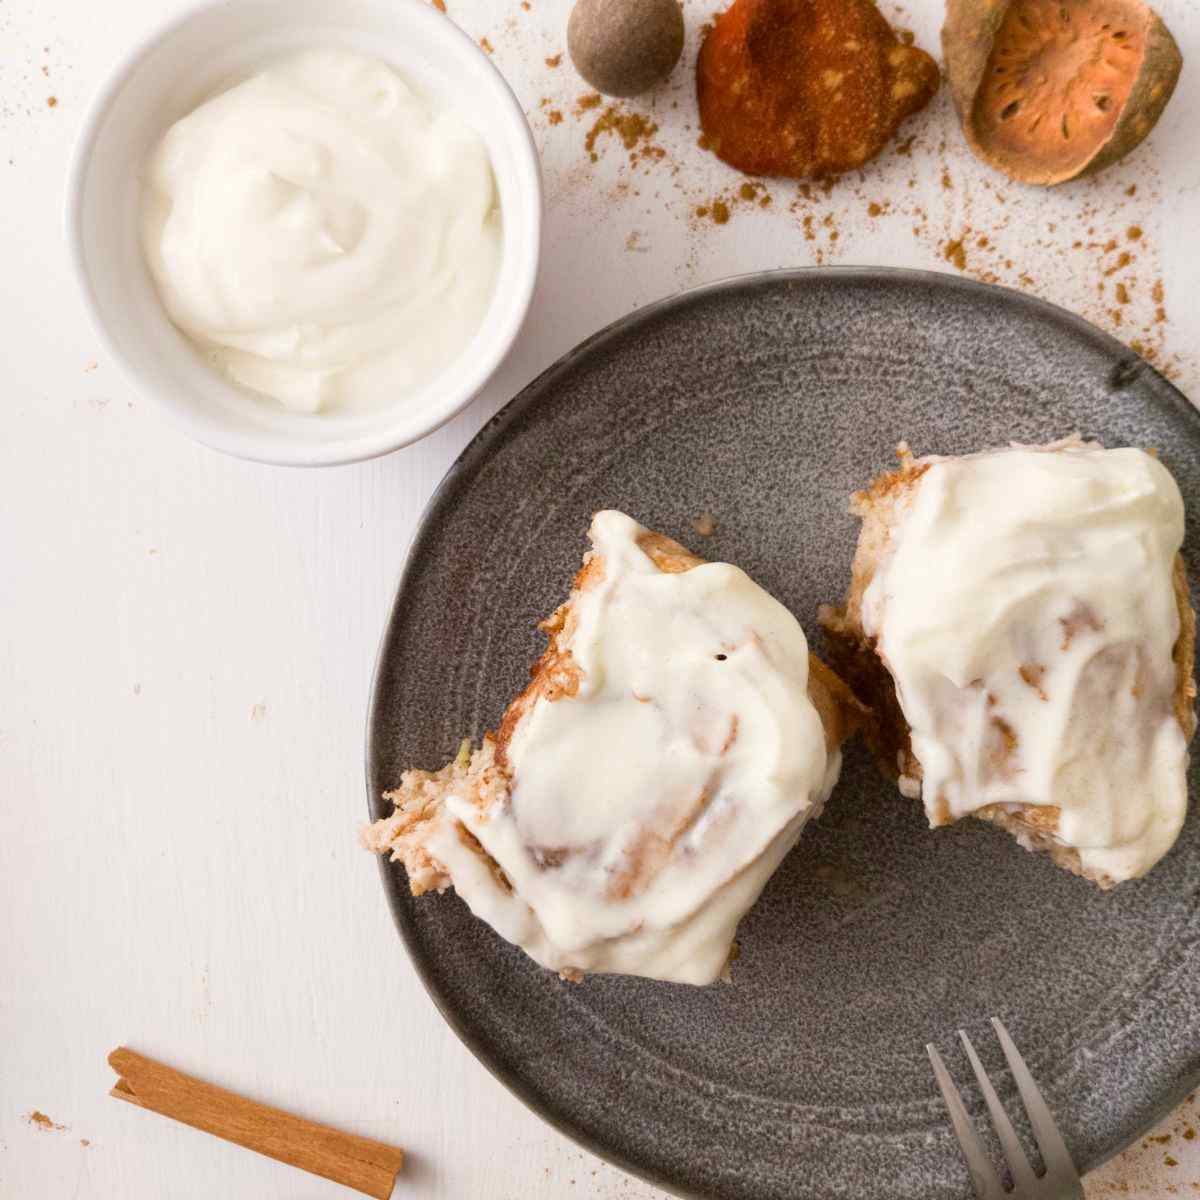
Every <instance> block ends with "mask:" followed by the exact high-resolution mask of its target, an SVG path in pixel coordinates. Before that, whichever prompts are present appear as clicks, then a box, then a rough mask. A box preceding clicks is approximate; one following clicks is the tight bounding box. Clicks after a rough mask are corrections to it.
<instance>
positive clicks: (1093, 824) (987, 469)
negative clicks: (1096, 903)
mask: <svg viewBox="0 0 1200 1200" xmlns="http://www.w3.org/2000/svg"><path fill="white" fill-rule="evenodd" d="M921 465H924V466H925V470H924V473H923V474H922V476H921V477H920V479H919V480H918V481H917V484H916V487H915V489H914V492H913V493H912V495H911V496H910V498H909V499H908V500H907V501H906V502H905V503H907V505H908V508H907V511H905V512H904V513H903V515H902V516H901V517H900V519H899V521H898V523H897V524H896V526H895V527H894V529H893V531H892V535H891V541H890V543H889V545H888V546H887V547H886V549H885V551H884V553H883V555H882V558H881V562H880V565H879V567H878V568H877V570H876V573H875V575H874V578H873V580H872V582H871V583H870V585H869V587H868V588H867V591H866V593H865V595H864V598H863V627H864V630H865V632H866V633H867V634H868V635H869V636H870V637H872V638H874V639H876V648H877V650H878V653H879V655H880V657H881V658H882V659H883V661H884V663H885V665H886V666H887V667H888V669H889V671H890V672H891V675H892V677H893V680H894V681H895V684H896V692H897V697H898V699H899V702H900V705H901V708H902V710H903V712H904V716H905V719H906V721H907V722H908V724H909V726H910V727H911V739H912V750H913V753H914V755H915V756H916V758H917V759H918V760H919V761H920V764H921V767H922V769H923V779H922V780H921V781H920V782H918V781H916V780H914V779H907V780H904V779H902V780H901V785H902V787H907V790H910V791H916V790H918V789H919V791H920V794H921V795H922V797H923V800H924V804H925V808H926V811H927V813H928V815H929V818H930V822H931V824H934V825H939V824H945V823H947V822H949V821H953V820H957V819H958V818H959V817H962V816H965V815H967V814H969V813H972V812H976V811H978V810H979V809H981V808H984V807H985V806H988V805H1001V806H1019V805H1033V806H1042V807H1044V808H1046V809H1054V810H1057V813H1056V814H1055V813H1050V812H1048V813H1047V814H1046V815H1047V817H1048V818H1049V820H1048V823H1047V828H1048V829H1049V830H1050V831H1051V832H1052V833H1053V837H1054V838H1055V840H1056V841H1057V842H1059V843H1061V844H1062V845H1063V846H1066V847H1071V848H1073V849H1075V850H1076V851H1078V855H1079V860H1080V865H1081V867H1082V869H1083V870H1084V872H1085V873H1088V874H1094V875H1097V876H1100V877H1103V878H1106V879H1107V880H1109V881H1112V882H1120V881H1122V880H1125V879H1131V878H1135V877H1136V876H1139V875H1141V874H1144V873H1145V872H1146V871H1147V870H1149V869H1150V867H1152V866H1153V865H1154V864H1155V863H1156V862H1157V861H1158V860H1159V859H1160V858H1161V857H1162V856H1163V855H1164V854H1165V853H1166V852H1167V851H1168V850H1169V849H1170V848H1171V845H1172V844H1173V843H1174V841H1175V838H1176V836H1177V835H1178V833H1179V830H1180V827H1181V825H1182V823H1183V819H1184V815H1185V812H1186V808H1187V778H1186V773H1187V763H1188V756H1187V741H1186V738H1185V736H1184V733H1183V731H1182V730H1181V728H1180V725H1179V722H1178V720H1177V718H1176V716H1175V707H1174V703H1175V692H1176V688H1177V675H1176V668H1175V664H1174V662H1173V660H1172V652H1173V649H1174V646H1175V642H1176V639H1177V638H1178V636H1179V631H1180V618H1179V611H1178V607H1177V601H1176V598H1175V593H1174V589H1173V582H1172V577H1173V571H1174V564H1175V557H1176V554H1177V553H1178V551H1179V548H1180V546H1181V544H1182V541H1183V529H1184V523H1183V522H1184V517H1183V501H1182V498H1181V496H1180V493H1179V489H1178V487H1177V486H1176V484H1175V481H1174V479H1172V477H1171V475H1170V473H1169V472H1168V471H1167V470H1166V468H1165V467H1163V465H1162V464H1161V463H1160V462H1159V461H1158V460H1157V459H1156V458H1154V457H1153V456H1152V455H1150V454H1147V453H1145V452H1144V451H1142V450H1137V449H1115V450H1106V449H1103V448H1102V447H1099V446H1096V445H1094V444H1084V443H1081V442H1078V441H1074V442H1068V443H1060V444H1056V445H1054V446H1048V447H1039V448H1030V447H1021V446H1014V447H1012V448H1010V449H1007V450H999V451H994V452H986V453H982V454H975V455H968V456H966V457H963V458H944V459H939V458H931V459H928V460H922V464H921ZM1055 818H1056V819H1055Z"/></svg>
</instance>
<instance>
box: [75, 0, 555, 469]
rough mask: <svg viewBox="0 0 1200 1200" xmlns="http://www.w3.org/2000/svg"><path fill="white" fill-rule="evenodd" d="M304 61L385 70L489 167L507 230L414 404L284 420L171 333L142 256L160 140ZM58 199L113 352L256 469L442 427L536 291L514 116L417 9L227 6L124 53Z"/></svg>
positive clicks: (472, 54) (533, 227)
mask: <svg viewBox="0 0 1200 1200" xmlns="http://www.w3.org/2000/svg"><path fill="white" fill-rule="evenodd" d="M312 46H340V47H344V48H347V49H351V50H357V51H359V52H360V53H363V54H369V55H373V56H374V57H376V58H380V59H382V60H384V61H385V62H388V63H390V64H391V65H393V66H394V67H395V68H396V69H397V70H398V71H399V72H400V73H401V74H402V75H403V76H404V77H405V78H407V79H410V80H412V81H413V82H415V83H416V84H417V85H418V86H419V87H421V88H423V89H424V90H425V92H426V93H427V94H428V95H430V96H431V97H432V98H433V99H434V101H435V102H438V103H443V104H445V105H447V106H449V107H452V108H454V109H455V110H456V111H458V112H459V113H460V114H461V115H462V116H463V117H464V118H465V119H466V120H468V121H469V122H470V123H471V124H472V125H473V126H474V127H475V128H476V129H477V130H478V131H479V133H480V135H481V136H482V137H483V139H484V141H485V142H486V144H487V147H488V150H489V151H490V153H491V159H492V170H493V172H494V173H495V176H496V184H497V188H498V190H499V195H500V206H501V215H502V220H503V228H504V235H503V253H502V256H501V264H500V270H499V275H498V277H497V281H496V289H495V293H494V295H493V297H492V302H491V304H490V306H489V308H488V311H487V314H486V316H485V317H484V320H483V324H482V325H481V327H480V328H479V330H478V332H477V333H476V335H475V337H474V339H473V340H472V341H471V342H470V343H469V344H468V345H467V346H466V347H465V348H464V350H463V353H462V354H461V355H460V356H459V357H458V359H457V360H456V361H455V362H454V363H453V364H451V366H449V367H448V368H447V369H446V370H445V371H444V372H443V373H442V374H441V375H439V376H437V378H435V379H434V380H432V381H431V382H430V383H429V384H428V385H427V386H425V387H423V388H422V389H421V390H420V391H419V392H417V393H416V394H413V395H408V396H406V397H402V398H398V399H397V401H396V402H395V403H394V404H391V405H385V406H384V407H382V408H380V409H378V410H376V411H373V412H370V413H367V414H355V415H353V416H336V415H323V414H316V415H305V414H297V413H289V412H284V411H282V410H281V409H280V408H279V407H278V406H277V405H275V404H274V402H272V401H269V400H265V399H260V398H254V397H253V396H252V395H251V394H250V393H248V392H244V391H242V390H241V389H239V388H238V387H237V386H236V385H235V384H233V383H231V382H229V381H228V380H226V379H225V378H223V377H222V376H221V375H220V374H218V373H217V372H216V371H215V370H214V369H213V368H212V367H211V366H210V365H209V364H207V363H206V362H204V361H203V359H202V358H201V357H200V355H199V354H198V353H197V352H196V350H195V349H194V348H193V346H192V344H191V343H190V342H189V341H188V340H187V339H186V338H185V337H184V336H183V334H181V333H180V332H179V331H178V330H177V329H176V328H175V327H174V326H173V325H172V324H171V323H170V322H169V321H168V319H167V317H166V314H165V312H164V311H163V308H162V305H161V303H160V302H159V299H158V296H157V293H156V292H155V289H154V284H153V282H152V280H151V277H150V274H149V271H148V270H147V268H146V264H145V262H144V260H143V257H142V249H141V244H140V215H139V211H140V206H141V180H142V173H143V170H144V166H145V163H146V161H147V159H148V158H149V155H150V152H151V150H152V149H153V147H154V146H155V144H156V143H157V141H158V139H159V138H160V137H161V136H162V134H163V132H164V131H165V130H166V129H167V128H168V126H170V125H171V124H173V123H174V122H175V121H177V120H178V119H179V118H180V117H182V116H185V115H186V114H187V113H188V112H190V111H191V110H192V109H193V108H195V107H196V106H197V105H198V104H199V103H201V102H202V101H203V100H205V99H206V98H207V97H209V96H211V95H213V94H214V93H215V92H218V91H221V90H222V89H223V87H224V86H228V84H230V83H231V82H234V81H236V80H237V79H239V78H244V77H246V76H248V75H250V74H253V73H254V71H255V70H257V69H258V68H259V67H260V66H261V65H263V64H264V63H266V62H269V61H270V60H272V59H275V58H279V57H281V56H283V55H285V54H289V53H292V52H295V51H298V50H302V49H305V48H308V47H312ZM69 186H70V191H69V197H68V202H67V238H68V242H69V244H70V247H71V252H72V256H73V258H74V261H75V266H76V270H77V271H78V275H79V281H80V284H81V285H82V288H83V292H84V295H85V297H86V299H87V302H88V305H89V307H90V309H91V313H92V318H93V321H94V322H95V325H96V328H97V330H98V332H99V333H100V336H101V337H102V339H103V340H104V342H105V344H106V346H107V349H108V350H109V352H110V353H111V354H112V356H113V357H114V358H115V359H116V360H117V361H118V362H119V363H120V364H122V366H123V367H124V368H125V370H126V371H127V372H128V374H129V375H130V377H131V380H132V382H133V383H134V385H135V386H136V387H137V388H138V390H139V391H141V392H142V393H144V394H146V395H148V396H152V397H153V398H154V399H155V400H157V401H158V402H159V403H160V404H162V405H163V406H164V407H165V408H166V410H167V412H168V413H169V414H170V415H171V416H172V417H173V418H174V419H175V421H176V422H177V423H178V424H180V425H182V426H183V428H184V429H185V430H186V431H187V432H188V433H190V434H191V435H192V436H193V437H195V438H197V439H198V440H199V441H202V442H205V443H207V444H208V445H210V446H213V447H215V448H216V449H218V450H224V451H226V452H227V453H229V454H235V455H238V456H239V457H241V458H249V459H256V460H258V461H261V462H270V463H284V464H290V465H305V466H317V465H323V464H329V463H343V462H353V461H356V460H358V459H363V458H370V457H372V456H373V455H377V454H385V453H387V452H388V451H389V450H395V449H396V448H398V447H399V446H404V445H407V444H408V443H409V442H412V441H415V440H416V439H417V438H420V437H423V436H424V435H425V434H427V433H429V432H430V431H431V430H433V429H436V428H437V427H438V426H439V425H441V424H443V423H444V422H446V421H448V420H449V419H450V418H451V417H452V416H454V414H455V413H457V412H459V411H460V410H461V409H463V408H464V407H465V406H466V405H467V404H468V403H469V402H470V401H471V399H472V398H473V397H474V396H475V395H476V394H477V393H478V392H479V390H480V388H482V387H483V385H484V383H485V382H486V381H487V380H488V378H489V377H490V376H491V375H492V373H493V372H494V371H495V370H496V368H497V366H499V364H500V362H501V360H502V359H503V358H504V356H505V354H506V353H507V352H508V349H509V347H510V346H511V345H512V343H513V341H514V340H515V338H516V336H517V332H518V331H519V329H520V327H521V323H522V321H523V320H524V318H525V313H526V311H527V310H528V308H529V301H530V298H531V297H532V295H533V287H534V283H535V281H536V277H537V266H538V252H539V244H540V238H541V218H542V194H541V174H540V169H539V164H538V157H537V150H536V149H535V147H534V144H533V138H532V136H531V134H530V131H529V125H528V123H527V122H526V120H525V115H524V113H523V112H522V111H521V106H520V105H519V104H518V103H517V99H516V97H515V96H514V95H513V93H512V91H511V90H510V89H509V87H508V84H507V83H505V82H504V79H503V77H502V76H501V75H500V73H499V72H498V71H497V70H496V68H495V67H494V66H492V64H491V62H490V61H489V59H488V57H487V55H485V54H484V53H483V51H482V50H480V48H479V47H478V46H476V45H475V43H474V42H473V41H472V40H471V39H470V38H469V37H467V36H466V35H465V34H464V33H462V32H461V31H460V30H459V29H458V28H457V27H456V26H455V25H454V24H453V23H452V22H451V21H449V20H448V19H447V18H446V17H445V16H443V15H442V14H441V13H439V12H438V11H437V10H436V9H435V8H434V7H433V6H432V5H430V4H428V3H427V2H426V0H338V2H337V3H336V4H334V3H330V0H237V2H236V3H228V2H227V0H226V2H217V3H207V4H204V5H202V6H201V7H198V8H195V9H192V10H191V11H190V12H188V13H186V14H185V15H184V16H182V17H180V18H178V19H176V20H174V21H172V22H171V23H170V24H169V25H168V26H166V27H165V28H164V29H161V30H159V31H158V32H157V33H155V34H153V35H152V36H151V37H150V38H148V39H147V40H146V41H145V42H144V43H143V44H142V45H140V46H138V47H136V48H135V49H133V50H132V51H131V52H130V53H129V55H128V56H127V57H126V58H125V60H124V61H123V62H122V63H121V64H120V65H119V66H118V68H117V70H116V72H115V74H114V76H113V78H112V79H111V81H110V82H109V83H108V84H107V86H105V87H104V88H103V89H102V90H101V92H100V94H99V95H98V96H97V97H96V98H95V100H94V101H93V102H92V106H91V109H90V111H89V113H88V115H87V117H86V119H85V121H84V126H83V131H82V133H81V134H80V138H79V143H78V145H77V147H76V150H75V160H74V163H73V165H72V169H71V177H70V185H69Z"/></svg>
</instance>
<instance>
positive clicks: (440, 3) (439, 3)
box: [432, 0, 446, 12]
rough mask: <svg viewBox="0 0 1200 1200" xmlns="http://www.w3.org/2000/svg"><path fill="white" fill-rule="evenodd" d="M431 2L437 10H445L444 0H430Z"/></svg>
mask: <svg viewBox="0 0 1200 1200" xmlns="http://www.w3.org/2000/svg"><path fill="white" fill-rule="evenodd" d="M432 2H433V7H434V8H436V9H437V10H438V12H445V11H446V0H432Z"/></svg>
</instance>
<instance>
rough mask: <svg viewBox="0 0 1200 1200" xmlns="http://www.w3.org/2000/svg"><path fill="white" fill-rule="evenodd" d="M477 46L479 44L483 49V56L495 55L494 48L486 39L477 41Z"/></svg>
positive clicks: (482, 38)
mask: <svg viewBox="0 0 1200 1200" xmlns="http://www.w3.org/2000/svg"><path fill="white" fill-rule="evenodd" d="M479 44H480V46H482V47H483V50H484V53H485V54H495V53H496V48H495V47H494V46H493V45H492V43H491V42H489V41H488V39H487V38H485V37H481V38H480V39H479Z"/></svg>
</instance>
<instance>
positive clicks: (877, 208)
mask: <svg viewBox="0 0 1200 1200" xmlns="http://www.w3.org/2000/svg"><path fill="white" fill-rule="evenodd" d="M882 213H883V205H882V204H879V203H878V202H877V201H875V200H872V201H871V203H870V204H868V205H867V216H868V217H878V216H881V215H882Z"/></svg>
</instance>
